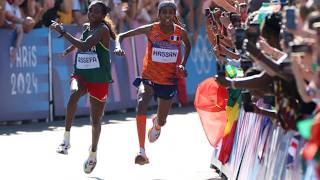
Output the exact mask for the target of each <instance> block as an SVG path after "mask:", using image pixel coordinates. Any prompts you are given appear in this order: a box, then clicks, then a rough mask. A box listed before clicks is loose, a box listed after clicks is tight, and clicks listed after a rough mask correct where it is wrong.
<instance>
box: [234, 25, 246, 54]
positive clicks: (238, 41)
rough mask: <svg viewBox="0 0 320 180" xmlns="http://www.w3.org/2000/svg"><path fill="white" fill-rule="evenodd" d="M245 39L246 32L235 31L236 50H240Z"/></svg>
mask: <svg viewBox="0 0 320 180" xmlns="http://www.w3.org/2000/svg"><path fill="white" fill-rule="evenodd" d="M245 39H246V31H245V30H244V29H242V28H236V29H235V45H236V49H238V50H241V49H242V45H243V41H244V40H245Z"/></svg>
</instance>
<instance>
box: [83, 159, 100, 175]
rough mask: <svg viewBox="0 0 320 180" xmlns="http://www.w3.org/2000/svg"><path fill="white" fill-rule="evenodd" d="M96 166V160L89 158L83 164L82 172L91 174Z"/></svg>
mask: <svg viewBox="0 0 320 180" xmlns="http://www.w3.org/2000/svg"><path fill="white" fill-rule="evenodd" d="M96 164H97V158H95V157H90V156H89V158H88V159H87V160H86V161H85V162H84V164H83V170H84V172H85V173H87V174H89V173H91V172H92V171H93V169H94V168H95V167H96Z"/></svg>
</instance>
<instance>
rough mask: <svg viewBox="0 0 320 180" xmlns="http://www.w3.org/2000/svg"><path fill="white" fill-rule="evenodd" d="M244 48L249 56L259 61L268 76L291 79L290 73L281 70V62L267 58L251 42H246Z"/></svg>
mask: <svg viewBox="0 0 320 180" xmlns="http://www.w3.org/2000/svg"><path fill="white" fill-rule="evenodd" d="M246 48H247V51H248V52H249V53H250V55H251V57H253V59H254V60H255V61H257V62H259V64H260V65H261V66H262V67H263V68H264V69H265V70H266V72H267V73H268V74H269V75H270V76H279V77H281V78H283V79H285V80H292V75H289V74H288V73H286V72H284V71H283V69H282V66H281V65H280V63H281V62H275V61H273V60H271V59H269V58H267V57H266V56H265V55H264V54H262V52H261V51H260V50H259V49H258V48H257V47H256V46H255V45H254V44H253V43H250V42H248V43H247V44H246Z"/></svg>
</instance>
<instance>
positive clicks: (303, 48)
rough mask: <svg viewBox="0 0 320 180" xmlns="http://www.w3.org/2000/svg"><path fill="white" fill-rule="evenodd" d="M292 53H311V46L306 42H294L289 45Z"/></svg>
mask: <svg viewBox="0 0 320 180" xmlns="http://www.w3.org/2000/svg"><path fill="white" fill-rule="evenodd" d="M290 48H291V52H293V53H311V52H312V47H311V46H309V45H307V44H295V45H292V46H290Z"/></svg>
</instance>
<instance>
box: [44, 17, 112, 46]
mask: <svg viewBox="0 0 320 180" xmlns="http://www.w3.org/2000/svg"><path fill="white" fill-rule="evenodd" d="M50 28H52V29H54V30H56V31H57V32H58V33H60V34H61V35H62V36H63V37H64V38H65V39H66V40H68V41H69V42H70V43H71V44H72V45H74V46H75V47H76V48H78V49H80V50H81V51H88V50H89V49H91V48H92V47H93V46H95V45H96V44H98V43H99V42H100V41H101V40H102V38H103V37H108V36H109V34H110V33H109V29H108V28H107V26H99V27H98V28H97V29H96V30H95V31H94V33H93V34H92V35H90V36H89V37H88V38H87V39H86V40H80V39H77V38H75V37H74V36H72V35H71V34H69V33H67V32H66V31H65V30H64V29H63V27H62V25H61V24H59V23H56V22H54V23H52V24H51V25H50Z"/></svg>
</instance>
